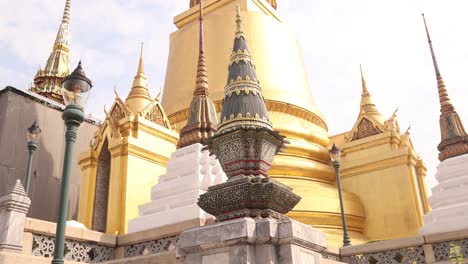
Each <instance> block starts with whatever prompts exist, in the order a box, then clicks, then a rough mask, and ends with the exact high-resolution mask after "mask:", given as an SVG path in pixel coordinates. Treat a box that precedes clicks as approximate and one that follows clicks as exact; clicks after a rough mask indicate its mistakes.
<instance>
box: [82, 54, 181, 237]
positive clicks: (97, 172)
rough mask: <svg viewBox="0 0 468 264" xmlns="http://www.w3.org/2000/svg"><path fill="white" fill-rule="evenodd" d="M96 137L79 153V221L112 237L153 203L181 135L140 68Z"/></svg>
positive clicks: (117, 98) (116, 101)
mask: <svg viewBox="0 0 468 264" xmlns="http://www.w3.org/2000/svg"><path fill="white" fill-rule="evenodd" d="M104 111H105V112H106V119H105V121H104V123H102V124H101V125H100V126H99V129H98V131H96V133H95V134H94V142H93V143H92V144H91V146H90V150H89V151H87V152H85V153H82V154H81V155H80V158H79V165H80V168H81V171H82V179H81V186H82V188H81V191H80V206H79V211H78V221H80V222H82V223H84V224H85V225H86V226H87V227H88V228H90V229H93V230H97V231H100V232H107V233H112V234H115V233H117V234H124V233H126V232H127V228H128V221H129V220H130V219H132V218H135V217H137V216H138V205H141V204H144V203H147V202H149V201H150V200H151V187H152V186H153V185H155V184H156V183H157V180H158V176H159V175H161V174H163V173H164V172H165V171H166V166H167V162H168V160H169V158H170V156H171V153H172V152H174V151H175V149H176V148H175V147H176V143H177V140H178V139H179V135H178V134H177V133H176V132H174V131H173V130H172V127H171V125H170V123H169V120H168V119H167V116H166V114H165V113H164V109H163V108H162V107H161V104H160V102H159V99H158V98H155V99H151V97H150V95H149V92H148V84H147V79H146V75H145V72H144V65H143V45H142V48H141V54H140V61H139V64H138V70H137V73H136V76H135V78H134V80H133V85H132V88H131V90H130V93H129V95H128V96H127V98H126V99H125V101H123V100H122V99H120V97H119V96H118V94H117V92H115V101H114V103H113V105H112V107H111V108H110V110H109V112H107V111H106V110H105V109H104Z"/></svg>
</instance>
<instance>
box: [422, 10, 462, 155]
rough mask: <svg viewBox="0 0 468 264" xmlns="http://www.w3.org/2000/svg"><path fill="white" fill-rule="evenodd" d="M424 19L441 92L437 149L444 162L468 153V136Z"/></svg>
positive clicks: (438, 87)
mask: <svg viewBox="0 0 468 264" xmlns="http://www.w3.org/2000/svg"><path fill="white" fill-rule="evenodd" d="M422 17H423V21H424V27H425V28H426V35H427V41H428V43H429V49H430V50H431V56H432V63H433V64H434V70H435V74H436V79H437V89H438V92H439V101H440V118H439V123H440V133H441V141H440V144H439V145H438V146H437V148H438V149H439V160H440V161H444V160H445V159H448V158H451V157H455V156H458V155H463V154H467V153H468V135H467V134H466V132H465V128H464V126H463V123H462V121H461V120H460V117H459V116H458V113H457V112H456V111H455V107H453V105H452V102H451V101H450V98H449V96H448V93H447V89H446V88H445V83H444V80H443V79H442V75H441V74H440V70H439V65H438V64H437V60H436V56H435V52H434V48H433V46H432V40H431V36H430V35H429V29H428V27H427V23H426V18H425V17H424V14H422Z"/></svg>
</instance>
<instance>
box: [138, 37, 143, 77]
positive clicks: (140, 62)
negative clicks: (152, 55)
mask: <svg viewBox="0 0 468 264" xmlns="http://www.w3.org/2000/svg"><path fill="white" fill-rule="evenodd" d="M139 74H145V67H144V64H143V42H141V47H140V61H139V63H138V70H137V75H139Z"/></svg>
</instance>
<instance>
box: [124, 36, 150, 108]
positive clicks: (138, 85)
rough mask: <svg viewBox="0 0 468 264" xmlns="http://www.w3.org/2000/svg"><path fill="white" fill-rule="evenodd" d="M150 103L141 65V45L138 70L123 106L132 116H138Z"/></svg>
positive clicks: (146, 82)
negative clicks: (130, 111) (128, 109)
mask: <svg viewBox="0 0 468 264" xmlns="http://www.w3.org/2000/svg"><path fill="white" fill-rule="evenodd" d="M150 102H151V97H150V95H149V92H148V81H147V79H146V75H145V71H144V63H143V43H141V48H140V60H139V62H138V70H137V73H136V75H135V78H134V79H133V85H132V89H131V90H130V93H129V94H128V97H127V99H126V100H125V104H126V105H127V106H128V107H129V108H130V110H132V112H133V113H134V114H138V113H139V112H140V111H141V110H143V108H145V106H147V105H148V104H149V103H150Z"/></svg>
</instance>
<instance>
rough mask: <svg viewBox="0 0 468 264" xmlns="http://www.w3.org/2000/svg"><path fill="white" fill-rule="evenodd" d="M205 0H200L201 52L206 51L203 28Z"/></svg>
mask: <svg viewBox="0 0 468 264" xmlns="http://www.w3.org/2000/svg"><path fill="white" fill-rule="evenodd" d="M202 3H203V0H200V14H199V20H200V23H199V24H200V35H199V41H200V43H199V49H200V53H204V52H205V34H204V30H203V6H202Z"/></svg>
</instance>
